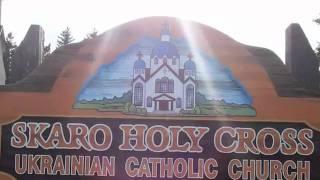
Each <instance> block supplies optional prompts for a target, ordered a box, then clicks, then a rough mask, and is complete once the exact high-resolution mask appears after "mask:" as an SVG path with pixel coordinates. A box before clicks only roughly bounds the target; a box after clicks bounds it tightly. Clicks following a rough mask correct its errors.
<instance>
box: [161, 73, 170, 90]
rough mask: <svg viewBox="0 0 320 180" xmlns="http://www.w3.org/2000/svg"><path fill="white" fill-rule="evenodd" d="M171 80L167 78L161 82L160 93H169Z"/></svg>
mask: <svg viewBox="0 0 320 180" xmlns="http://www.w3.org/2000/svg"><path fill="white" fill-rule="evenodd" d="M168 85H169V79H168V78H167V77H163V78H161V80H160V92H162V93H166V92H168Z"/></svg>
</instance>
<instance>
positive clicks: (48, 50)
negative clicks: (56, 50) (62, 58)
mask: <svg viewBox="0 0 320 180" xmlns="http://www.w3.org/2000/svg"><path fill="white" fill-rule="evenodd" d="M50 54H51V43H49V44H48V45H46V46H44V47H43V56H44V57H45V58H46V57H47V56H49V55H50Z"/></svg>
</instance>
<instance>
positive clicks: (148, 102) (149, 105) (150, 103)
mask: <svg viewBox="0 0 320 180" xmlns="http://www.w3.org/2000/svg"><path fill="white" fill-rule="evenodd" d="M147 107H152V98H151V97H150V96H148V97H147Z"/></svg>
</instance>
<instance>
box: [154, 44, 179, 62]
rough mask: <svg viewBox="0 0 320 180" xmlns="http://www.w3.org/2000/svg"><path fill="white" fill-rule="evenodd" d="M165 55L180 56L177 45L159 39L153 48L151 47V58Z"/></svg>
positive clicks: (170, 56)
mask: <svg viewBox="0 0 320 180" xmlns="http://www.w3.org/2000/svg"><path fill="white" fill-rule="evenodd" d="M164 55H166V56H167V57H168V58H172V57H173V56H175V57H180V55H179V53H178V50H177V47H176V46H175V45H174V44H172V43H171V42H168V41H161V42H160V43H159V44H158V45H157V46H156V47H155V48H153V50H152V53H151V58H154V57H155V56H157V57H161V58H162V57H163V56H164Z"/></svg>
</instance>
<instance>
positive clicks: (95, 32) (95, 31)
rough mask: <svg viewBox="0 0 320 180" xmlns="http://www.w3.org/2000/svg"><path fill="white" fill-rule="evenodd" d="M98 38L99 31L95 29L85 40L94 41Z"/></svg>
mask: <svg viewBox="0 0 320 180" xmlns="http://www.w3.org/2000/svg"><path fill="white" fill-rule="evenodd" d="M97 36H98V31H97V29H96V28H93V30H92V32H91V33H88V34H87V36H86V37H85V38H84V39H85V40H88V39H93V38H95V37H97Z"/></svg>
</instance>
